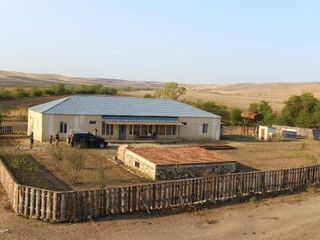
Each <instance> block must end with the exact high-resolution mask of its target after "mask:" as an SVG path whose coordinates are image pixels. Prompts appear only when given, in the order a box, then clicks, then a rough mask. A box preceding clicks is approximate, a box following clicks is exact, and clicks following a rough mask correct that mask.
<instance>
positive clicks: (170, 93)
mask: <svg viewBox="0 0 320 240" xmlns="http://www.w3.org/2000/svg"><path fill="white" fill-rule="evenodd" d="M186 91H187V89H186V88H185V87H179V85H178V84H177V83H175V82H167V83H165V85H164V87H163V88H161V89H158V90H157V91H156V92H155V94H154V95H155V97H159V98H170V99H173V100H178V99H179V98H180V97H181V96H182V95H185V94H186Z"/></svg>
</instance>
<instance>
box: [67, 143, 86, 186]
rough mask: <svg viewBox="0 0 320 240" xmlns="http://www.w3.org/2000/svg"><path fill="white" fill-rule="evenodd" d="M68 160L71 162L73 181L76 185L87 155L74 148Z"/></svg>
mask: <svg viewBox="0 0 320 240" xmlns="http://www.w3.org/2000/svg"><path fill="white" fill-rule="evenodd" d="M68 160H69V163H70V164H71V174H72V176H71V177H72V183H73V184H74V185H76V184H77V183H78V177H79V173H80V171H81V170H82V169H83V168H84V166H85V163H86V155H85V154H84V152H83V151H81V150H80V149H73V150H72V151H71V152H70V154H69V156H68Z"/></svg>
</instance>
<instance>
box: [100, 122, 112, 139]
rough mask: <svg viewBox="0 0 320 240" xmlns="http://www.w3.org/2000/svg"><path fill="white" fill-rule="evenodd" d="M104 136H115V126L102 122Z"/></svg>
mask: <svg viewBox="0 0 320 240" xmlns="http://www.w3.org/2000/svg"><path fill="white" fill-rule="evenodd" d="M102 135H109V136H112V135H113V125H112V124H105V123H104V122H102Z"/></svg>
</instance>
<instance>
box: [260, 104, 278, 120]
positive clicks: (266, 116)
mask: <svg viewBox="0 0 320 240" xmlns="http://www.w3.org/2000/svg"><path fill="white" fill-rule="evenodd" d="M257 112H258V113H261V114H262V116H263V118H262V121H261V124H264V125H272V124H273V123H275V120H276V115H275V113H274V112H273V109H272V107H271V105H270V104H269V103H268V102H267V101H265V100H263V101H261V102H260V103H258V104H257Z"/></svg>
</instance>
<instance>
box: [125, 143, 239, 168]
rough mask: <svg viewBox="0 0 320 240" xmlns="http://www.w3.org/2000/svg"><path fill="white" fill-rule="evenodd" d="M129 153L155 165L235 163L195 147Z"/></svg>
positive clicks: (149, 149) (140, 150) (158, 148)
mask: <svg viewBox="0 0 320 240" xmlns="http://www.w3.org/2000/svg"><path fill="white" fill-rule="evenodd" d="M128 149H129V150H130V151H132V152H134V153H136V154H138V155H140V156H141V157H143V158H145V159H146V160H148V161H150V162H152V163H154V164H155V165H177V164H181V165H188V164H214V163H231V162H235V161H233V160H230V159H228V158H226V157H225V156H223V155H221V154H218V153H216V152H214V151H208V150H206V149H204V148H202V147H196V146H178V147H129V148H128Z"/></svg>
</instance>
